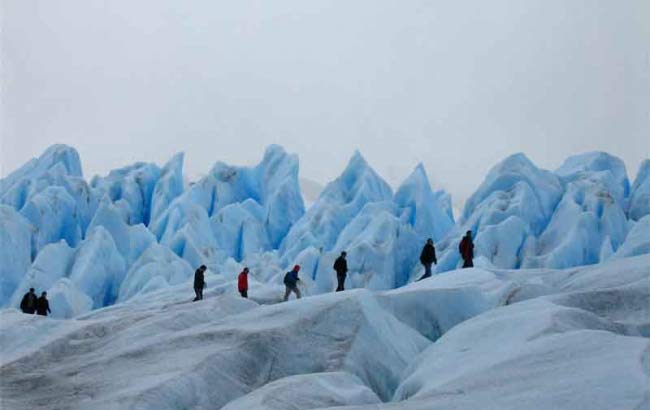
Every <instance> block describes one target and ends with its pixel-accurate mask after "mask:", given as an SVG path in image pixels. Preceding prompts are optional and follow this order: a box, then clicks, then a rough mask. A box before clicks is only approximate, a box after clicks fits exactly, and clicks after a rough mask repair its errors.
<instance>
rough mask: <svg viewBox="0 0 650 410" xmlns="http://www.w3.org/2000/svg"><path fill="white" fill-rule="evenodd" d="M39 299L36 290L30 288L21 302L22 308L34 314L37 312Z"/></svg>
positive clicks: (25, 311) (24, 311) (29, 313)
mask: <svg viewBox="0 0 650 410" xmlns="http://www.w3.org/2000/svg"><path fill="white" fill-rule="evenodd" d="M37 299H38V297H37V296H36V293H35V292H34V288H29V292H27V293H25V296H23V300H22V301H21V302H20V310H22V311H23V313H27V314H28V315H33V314H34V312H36V301H37Z"/></svg>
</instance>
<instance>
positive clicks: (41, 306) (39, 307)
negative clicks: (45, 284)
mask: <svg viewBox="0 0 650 410" xmlns="http://www.w3.org/2000/svg"><path fill="white" fill-rule="evenodd" d="M48 313H52V311H51V310H50V302H48V300H47V292H43V293H41V297H40V298H38V299H37V300H36V314H37V315H41V316H47V314H48Z"/></svg>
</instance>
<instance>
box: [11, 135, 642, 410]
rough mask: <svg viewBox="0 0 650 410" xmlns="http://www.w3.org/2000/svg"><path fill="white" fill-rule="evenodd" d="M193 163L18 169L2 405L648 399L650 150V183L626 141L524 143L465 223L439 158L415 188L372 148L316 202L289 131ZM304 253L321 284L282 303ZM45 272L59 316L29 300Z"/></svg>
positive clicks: (308, 279)
mask: <svg viewBox="0 0 650 410" xmlns="http://www.w3.org/2000/svg"><path fill="white" fill-rule="evenodd" d="M183 163H184V156H183V154H182V153H178V154H176V155H174V156H172V158H170V159H169V161H168V162H167V163H166V164H164V165H163V166H162V167H160V166H158V165H156V164H151V163H136V164H132V165H129V166H126V167H122V168H120V169H117V170H113V171H111V172H109V173H108V175H106V176H104V177H102V176H96V177H93V178H92V179H91V180H90V182H87V181H86V180H85V179H84V177H83V173H82V168H81V162H80V158H79V155H78V154H77V153H76V151H75V150H74V149H73V148H71V147H67V146H63V145H57V146H53V147H50V148H49V149H47V150H46V151H45V152H44V153H43V155H41V157H39V158H36V159H33V160H31V161H29V162H27V163H26V164H25V165H24V166H23V167H21V168H19V169H18V170H16V171H14V172H13V173H11V174H9V175H8V176H7V177H5V178H4V179H2V180H0V258H1V260H0V351H1V352H2V354H1V355H0V398H1V400H2V406H3V408H9V409H13V408H16V409H17V408H26V407H28V408H36V409H41V408H42V409H51V408H57V409H85V408H89V407H92V408H96V409H111V410H113V409H129V408H133V409H139V410H140V409H143V410H146V409H152V410H153V409H156V410H158V409H163V410H165V409H169V410H176V409H179V408H188V409H195V410H207V409H216V408H224V409H240V408H250V409H260V410H263V409H268V410H270V409H285V408H294V409H325V408H339V409H346V410H352V409H356V410H370V409H375V410H376V409H384V408H386V409H399V410H419V409H422V410H424V409H430V408H440V409H450V410H451V409H473V408H478V407H480V408H486V409H495V410H496V409H498V410H504V409H521V408H527V409H548V408H554V409H567V410H569V409H575V408H590V409H597V410H599V409H603V410H606V409H611V408H617V409H630V410H632V409H639V408H645V407H648V406H650V401H649V399H648V398H649V397H650V390H649V388H648V386H650V371H649V368H648V363H650V342H649V341H648V338H649V337H650V304H648V300H649V299H650V207H648V203H649V200H650V191H649V189H648V188H649V186H650V185H649V181H650V178H649V176H650V161H645V162H643V163H642V165H641V167H640V169H639V172H638V173H637V176H636V179H635V181H634V182H632V183H631V181H630V180H629V178H628V175H627V171H626V168H625V165H624V163H623V162H622V161H621V160H620V159H618V158H616V157H614V156H611V155H609V154H606V153H601V152H592V153H585V154H579V155H575V156H572V157H569V158H567V159H566V161H565V162H564V163H563V164H562V165H561V166H560V167H559V168H558V169H556V170H553V171H549V170H544V169H540V168H539V167H537V166H536V165H535V164H534V163H533V162H532V161H530V159H528V158H527V157H526V156H525V155H523V154H515V155H512V156H509V157H507V158H505V159H504V160H503V161H502V162H500V163H499V164H497V165H495V167H494V168H493V169H492V170H490V172H489V173H488V174H487V176H486V178H485V180H484V181H483V183H482V184H481V185H480V186H479V187H478V188H477V190H476V191H475V193H474V194H473V195H472V196H471V197H470V198H469V199H468V201H467V203H466V204H465V208H464V210H463V212H462V213H461V214H460V215H459V216H458V220H456V219H455V216H454V214H453V212H452V207H451V198H450V196H449V194H448V193H446V192H445V191H444V190H436V189H434V187H432V185H431V183H430V180H429V177H428V175H427V173H426V171H425V169H424V167H423V166H422V165H417V166H416V167H415V168H414V170H413V172H412V173H411V174H410V175H409V176H407V177H406V178H405V179H404V181H403V182H402V183H401V184H399V185H398V186H397V187H395V189H393V187H391V186H390V185H389V184H388V183H387V182H386V181H385V180H384V179H383V178H382V177H381V176H380V175H379V174H378V173H377V172H376V171H375V170H374V169H373V168H372V166H371V165H370V164H369V163H368V162H367V161H366V159H365V158H363V156H362V155H361V153H360V152H355V153H354V154H353V155H352V157H351V158H350V160H349V162H348V165H347V166H346V168H345V169H344V170H343V172H342V173H341V174H340V176H338V177H337V178H335V179H334V180H333V181H332V182H330V183H329V184H327V186H326V187H325V188H324V190H323V191H322V192H321V194H320V195H319V197H318V198H316V199H315V200H314V201H313V203H312V204H311V205H310V206H309V208H308V209H305V205H304V201H303V198H302V195H301V191H300V182H299V179H298V175H299V162H298V157H297V156H296V155H294V154H289V153H287V152H286V151H285V150H284V149H283V148H281V147H279V146H276V145H273V146H270V147H268V148H267V150H266V151H265V153H264V155H263V157H262V159H261V160H260V162H259V163H258V164H257V165H254V166H233V165H228V164H226V163H224V162H216V163H215V164H214V165H213V166H212V168H211V169H210V171H209V172H208V174H206V175H205V176H204V177H202V178H201V179H199V180H197V181H192V182H187V181H186V179H185V177H184V175H183ZM466 230H471V231H472V233H473V236H474V241H475V245H476V248H475V258H474V262H475V266H476V267H474V268H471V269H458V268H459V263H460V262H461V261H460V258H459V255H458V250H457V248H458V243H459V240H460V238H461V236H462V234H464V232H465V231H466ZM428 238H432V239H433V240H434V242H435V245H436V250H437V253H438V264H437V266H436V267H435V274H434V275H433V276H432V277H430V278H427V279H424V280H419V279H420V277H421V276H422V273H423V269H422V267H421V265H420V263H419V260H418V258H419V253H420V251H421V249H422V245H423V244H424V242H425V241H426V240H427V239H428ZM343 250H345V251H346V252H347V253H348V266H349V272H348V278H347V282H346V288H347V289H348V290H347V291H345V292H336V293H334V292H333V290H334V288H335V283H334V282H335V275H334V272H333V268H332V265H333V263H334V260H335V258H336V257H337V256H338V255H339V253H340V252H341V251H343ZM296 263H297V264H299V265H300V266H301V267H302V269H301V271H300V276H301V279H302V280H301V285H300V286H301V289H302V292H303V295H304V296H305V297H303V298H302V299H300V300H293V299H292V300H291V301H289V302H287V303H281V302H282V295H283V293H284V285H283V276H284V273H285V272H286V271H287V270H288V269H289V268H290V267H291V266H293V265H294V264H296ZM201 264H205V265H206V266H207V267H208V270H207V272H206V275H205V278H206V282H207V287H206V289H205V291H204V297H205V299H204V300H203V301H201V302H197V303H192V302H191V298H192V293H193V291H192V282H193V280H192V279H193V274H194V270H195V269H196V268H197V267H198V266H199V265H201ZM244 266H247V267H249V268H250V271H251V273H250V275H249V285H250V288H249V295H250V299H244V298H241V297H240V296H239V294H238V292H237V286H236V283H237V275H238V273H239V272H240V271H241V270H242V269H243V267H244ZM31 287H33V288H36V289H37V291H38V292H41V291H47V292H48V298H49V300H50V305H51V309H52V314H51V315H50V316H49V317H42V316H35V315H26V314H23V313H21V312H20V311H19V310H18V309H17V307H18V306H19V304H20V301H21V299H22V297H23V295H24V294H25V293H26V292H27V290H28V289H29V288H31Z"/></svg>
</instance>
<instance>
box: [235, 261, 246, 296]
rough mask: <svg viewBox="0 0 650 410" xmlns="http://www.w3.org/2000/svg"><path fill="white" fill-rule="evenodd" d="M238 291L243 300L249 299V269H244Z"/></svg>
mask: <svg viewBox="0 0 650 410" xmlns="http://www.w3.org/2000/svg"><path fill="white" fill-rule="evenodd" d="M237 289H238V290H239V294H240V295H241V296H242V297H243V298H248V268H244V270H243V271H241V273H240V274H239V277H238V278H237Z"/></svg>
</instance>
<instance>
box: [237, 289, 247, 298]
mask: <svg viewBox="0 0 650 410" xmlns="http://www.w3.org/2000/svg"><path fill="white" fill-rule="evenodd" d="M239 294H240V295H241V297H243V298H248V289H246V290H240V291H239Z"/></svg>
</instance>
